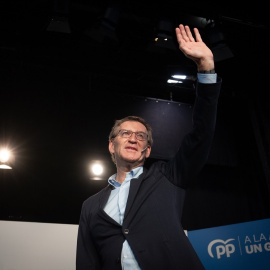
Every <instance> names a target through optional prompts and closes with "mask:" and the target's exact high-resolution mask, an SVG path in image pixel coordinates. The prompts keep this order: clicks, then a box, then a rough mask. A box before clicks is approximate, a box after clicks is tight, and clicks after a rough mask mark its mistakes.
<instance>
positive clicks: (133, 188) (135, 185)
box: [124, 168, 148, 219]
mask: <svg viewBox="0 0 270 270" xmlns="http://www.w3.org/2000/svg"><path fill="white" fill-rule="evenodd" d="M147 171H148V170H147V169H146V168H143V173H142V174H141V175H140V176H139V178H134V179H131V181H130V188H129V194H128V201H127V205H126V210H125V217H124V219H125V218H126V217H127V215H128V213H129V211H130V208H131V206H132V205H133V202H134V199H135V198H136V195H137V193H138V191H139V188H140V186H141V183H142V181H143V180H144V179H145V175H146V173H147Z"/></svg>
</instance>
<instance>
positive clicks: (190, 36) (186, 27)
mask: <svg viewBox="0 0 270 270" xmlns="http://www.w3.org/2000/svg"><path fill="white" fill-rule="evenodd" d="M185 29H186V33H187V37H188V38H189V40H190V41H195V40H194V38H193V36H192V33H191V31H190V28H189V26H187V25H186V26H185Z"/></svg>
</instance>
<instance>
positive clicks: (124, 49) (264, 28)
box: [0, 0, 269, 100]
mask: <svg viewBox="0 0 270 270" xmlns="http://www.w3.org/2000/svg"><path fill="white" fill-rule="evenodd" d="M256 3H257V4H256V5H254V4H247V3H245V5H243V6H242V7H237V8H235V7H232V6H230V5H228V3H227V2H226V1H223V2H217V1H187V2H179V1H165V2H161V3H156V2H155V1H85V0H70V1H68V0H58V1H57V0H55V1H52V0H40V1H29V0H28V1H18V0H4V1H3V0H1V1H0V5H1V10H0V12H1V18H0V19H1V26H0V27H1V28H0V31H1V43H0V44H1V45H0V53H1V58H2V61H1V76H2V81H3V82H5V81H6V80H8V79H10V80H12V76H14V74H16V75H17V76H18V74H20V73H21V72H22V71H24V72H25V71H26V70H27V68H30V69H34V70H35V71H36V72H38V71H39V69H40V68H42V69H46V68H47V69H48V70H51V69H52V68H54V69H55V70H54V72H59V73H61V72H62V71H63V69H64V70H69V71H75V72H86V73H89V74H91V76H90V75H89V76H90V77H91V78H89V79H91V80H92V82H95V80H96V81H98V85H99V87H101V88H106V87H107V88H108V87H110V86H111V85H116V86H115V88H114V89H115V91H123V92H128V93H131V94H139V95H144V96H145V95H146V96H151V97H154V98H155V97H156V98H165V99H169V98H170V97H171V95H172V93H173V98H175V99H178V96H179V95H180V97H181V98H185V97H187V98H188V97H189V95H190V88H191V89H192V88H193V82H192V81H189V83H188V82H187V83H186V84H184V85H181V87H179V86H174V87H172V86H171V85H170V86H169V87H168V86H167V84H166V79H167V78H168V76H169V75H170V72H171V70H172V69H174V68H176V67H177V68H178V69H179V68H180V69H181V70H184V71H185V72H187V73H188V74H190V75H195V74H196V70H195V66H194V64H193V63H192V62H191V61H190V60H187V59H186V58H185V57H184V56H183V55H182V53H181V52H180V51H179V50H178V48H176V50H169V49H157V48H153V47H151V46H150V45H149V44H151V42H152V43H153V39H154V36H155V30H156V28H157V23H158V21H159V20H160V19H163V18H166V19H169V20H170V21H171V22H172V24H173V27H175V26H177V25H178V24H179V23H184V24H189V25H190V26H191V27H193V26H196V27H199V28H200V30H201V34H202V36H203V38H204V40H205V42H206V43H208V36H207V28H206V24H205V22H207V23H209V22H211V21H214V22H215V24H216V25H218V26H219V28H220V29H221V31H222V33H223V35H224V37H225V41H226V43H227V45H228V47H229V48H230V50H231V52H232V53H233V56H234V57H232V58H228V59H225V60H221V61H216V70H217V72H218V74H219V75H220V76H221V77H222V78H223V94H225V95H229V96H230V95H232V94H235V92H239V91H240V92H241V89H239V85H241V86H242V85H243V81H242V79H240V78H241V76H242V75H243V74H245V75H247V76H249V75H251V74H255V75H259V76H261V75H262V74H264V69H263V63H265V62H266V59H267V58H268V57H269V54H266V51H267V46H268V43H267V42H265V41H266V38H267V33H268V32H269V27H268V21H267V16H264V14H265V15H266V10H265V8H264V5H260V4H259V3H258V2H256ZM112 5H114V6H116V5H117V6H118V7H119V9H120V17H119V20H118V23H117V25H116V35H117V38H118V44H117V45H114V43H113V42H112V41H111V40H108V39H107V40H104V42H102V43H101V42H97V41H95V40H93V39H92V38H91V37H90V36H89V31H90V30H91V29H92V28H93V27H94V26H95V25H96V22H97V21H100V19H101V18H102V17H103V16H104V13H105V11H106V9H107V8H108V7H110V6H112ZM52 18H53V19H54V20H55V22H56V24H57V23H58V26H59V22H60V24H61V23H62V21H63V20H65V19H66V20H67V21H68V23H69V26H70V33H69V34H67V33H60V32H59V31H58V30H57V31H48V29H49V23H50V22H51V19H52ZM202 21H204V23H203V22H202ZM173 37H174V36H173ZM174 38H175V37H174ZM173 42H176V41H175V40H173ZM175 44H176V43H175ZM208 45H209V46H210V47H211V44H210V43H208ZM255 67H256V68H255ZM32 72H33V71H31V76H33V73H32ZM12 74H13V75H12ZM23 76H26V74H24V75H23ZM261 77H263V76H261ZM240 81H241V82H240ZM254 82H255V83H256V84H257V83H258V80H257V79H254ZM238 83H239V84H238ZM127 85H128V87H127ZM247 85H248V86H249V85H250V82H248V84H247ZM110 88H111V87H110ZM179 89H180V90H181V91H179ZM110 91H111V89H110ZM245 91H246V90H245ZM169 92H170V94H169ZM179 93H181V94H179ZM184 100H185V99H184Z"/></svg>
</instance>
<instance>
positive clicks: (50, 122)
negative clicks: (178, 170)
mask: <svg viewBox="0 0 270 270" xmlns="http://www.w3.org/2000/svg"><path fill="white" fill-rule="evenodd" d="M256 3H257V4H256V5H250V6H248V5H245V6H242V7H241V8H232V7H230V6H229V5H228V4H227V2H225V1H223V2H218V3H217V2H214V1H207V2H205V1H204V2H202V1H188V2H187V3H182V2H179V1H166V3H155V2H152V1H147V2H145V1H118V2H117V1H116V2H112V1H91V2H90V1H84V0H73V1H64V0H62V1H48V0H42V1H41V0H40V1H16V0H9V1H2V0H1V1H0V20H1V25H0V34H1V39H0V57H1V61H0V91H1V93H0V116H1V117H0V145H1V146H6V145H7V146H9V147H10V148H11V149H12V150H13V152H14V156H15V160H14V166H13V169H12V170H1V171H0V218H1V219H2V220H17V221H34V222H53V223H69V224H77V223H78V220H79V214H80V208H81V204H82V202H83V201H84V200H85V199H86V198H87V197H89V196H90V195H92V194H94V193H96V192H98V191H99V190H100V189H101V188H103V187H104V186H106V185H107V180H106V179H107V177H109V176H110V175H111V174H113V173H114V172H115V167H114V165H113V163H112V162H111V158H110V155H109V152H108V149H107V145H108V134H109V132H110V129H111V126H112V125H113V123H114V120H116V119H119V118H121V117H124V116H126V115H129V114H137V115H141V116H143V117H145V118H146V119H147V120H148V121H149V123H150V124H151V125H152V126H153V129H154V132H155V133H154V146H153V152H152V154H151V157H150V158H149V160H148V162H147V164H148V165H150V164H151V163H152V162H154V161H155V160H157V159H165V160H166V159H167V158H168V157H170V156H171V155H173V153H174V151H175V150H176V149H177V147H178V146H179V145H178V144H179V141H178V140H177V138H180V139H182V137H183V136H184V134H185V133H186V132H187V131H188V130H189V129H190V127H191V122H190V121H191V111H192V106H193V101H194V97H195V96H194V94H195V93H194V80H193V79H192V78H194V76H196V69H195V65H194V64H193V62H192V61H191V60H189V59H186V58H185V57H184V56H183V55H182V53H181V52H180V51H179V49H178V48H177V43H176V40H175V34H174V29H171V30H172V33H170V31H169V30H168V31H167V33H166V34H168V35H169V34H171V35H172V39H171V44H172V46H171V47H170V48H166V47H164V46H163V47H158V46H156V45H155V44H154V42H153V39H154V37H155V35H156V34H157V31H158V27H157V25H158V22H159V20H161V19H164V18H166V20H170V21H171V22H172V25H173V27H176V26H177V25H178V24H179V23H184V24H189V25H190V26H191V27H198V28H199V30H200V32H201V35H202V37H203V40H204V41H205V42H206V43H207V45H208V46H209V47H210V48H211V49H212V50H213V51H214V55H215V61H216V63H215V65H216V71H217V73H218V75H219V76H220V77H222V80H223V84H222V90H221V95H220V100H219V107H218V119H217V129H216V134H215V138H214V141H213V145H212V149H211V153H210V156H209V159H208V162H207V164H206V166H205V167H204V169H203V170H202V172H201V174H200V175H199V177H198V181H197V182H196V183H194V185H193V186H192V187H191V188H190V189H189V190H188V192H187V195H186V203H185V208H184V216H183V225H184V228H185V229H188V230H192V229H200V228H206V227H212V226H220V225H226V224H232V223H238V222H245V221H251V220H256V219H263V218H269V217H270V204H269V203H270V197H269V191H270V180H269V161H270V153H269V151H270V150H269V143H270V141H269V138H270V136H269V135H270V134H269V133H270V129H269V122H270V119H269V118H270V114H269V106H268V80H267V78H268V77H267V76H268V73H269V71H268V70H269V68H268V66H269V48H268V47H269V41H268V40H269V23H268V21H267V16H266V8H265V7H264V5H262V4H260V3H259V2H256ZM115 7H117V9H116V10H118V11H119V13H117V12H116V11H115V9H114V8H115ZM108 8H110V9H109V10H110V11H111V13H110V14H113V17H114V18H118V19H117V20H115V21H114V23H113V24H111V22H110V21H109V20H108V18H107V20H106V21H105V25H108V24H110V28H111V29H113V30H115V31H114V33H113V35H114V36H113V37H115V38H112V35H111V36H110V37H104V38H103V37H101V33H102V32H101V31H102V30H101V29H100V28H97V27H98V26H99V25H100V23H101V22H102V20H103V19H104V14H106V10H107V11H108ZM118 8H119V9H118ZM112 10H113V11H112ZM117 14H118V15H119V16H118V15H117ZM66 23H68V25H69V31H68V32H67V31H64V30H65V29H66V26H65V25H66ZM213 24H214V25H215V26H218V28H219V30H220V31H221V32H222V35H223V37H224V38H223V40H221V41H215V42H213V36H212V38H211V35H210V30H213V27H212V26H213ZM209 25H211V26H209ZM93 30H95V31H94V32H95V33H94V34H93V32H91V31H93ZM91 33H92V34H91ZM220 36H221V34H217V33H216V34H215V36H214V37H215V38H216V39H217V38H218V37H220ZM221 47H222V48H224V47H226V49H227V50H229V51H230V54H227V53H224V52H222V50H221V49H220V48H221ZM175 70H182V71H184V72H186V73H187V74H188V75H189V76H190V78H191V80H188V81H187V82H185V83H183V84H181V85H168V84H167V83H166V80H167V79H168V77H169V76H170V75H171V72H174V71H175ZM179 123H180V126H179ZM97 159H98V160H103V161H104V162H105V163H106V165H107V168H108V171H107V172H106V176H105V178H104V180H100V181H95V180H92V179H91V177H90V175H89V170H88V164H89V162H90V161H91V160H97Z"/></svg>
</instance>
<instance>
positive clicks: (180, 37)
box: [175, 25, 184, 45]
mask: <svg viewBox="0 0 270 270" xmlns="http://www.w3.org/2000/svg"><path fill="white" fill-rule="evenodd" d="M180 28H181V25H179V27H177V28H175V33H176V37H177V41H178V43H179V45H180V43H181V42H183V41H184V39H183V36H182V33H181V30H180Z"/></svg>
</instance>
